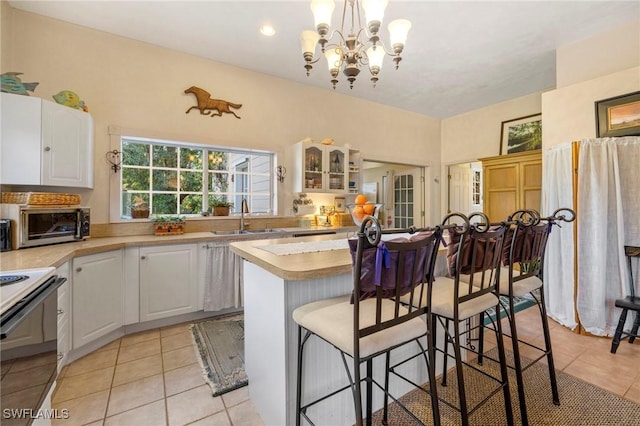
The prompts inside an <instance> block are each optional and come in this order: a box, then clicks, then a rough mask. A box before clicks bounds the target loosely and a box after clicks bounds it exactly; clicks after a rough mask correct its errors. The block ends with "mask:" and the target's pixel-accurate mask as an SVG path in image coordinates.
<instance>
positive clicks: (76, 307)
mask: <svg viewBox="0 0 640 426" xmlns="http://www.w3.org/2000/svg"><path fill="white" fill-rule="evenodd" d="M71 276H72V280H73V286H72V289H73V290H72V308H73V309H72V310H73V315H72V318H71V323H72V344H73V349H77V348H79V347H81V346H83V345H85V344H87V343H90V342H92V341H93V340H96V339H97V338H99V337H102V336H104V335H106V334H107V333H110V332H111V331H113V330H116V329H118V328H120V327H121V326H122V325H123V316H124V314H123V307H124V298H123V294H124V277H123V254H122V250H112V251H108V252H104V253H96V254H91V255H87V256H81V257H76V258H75V259H73V270H72V274H71Z"/></svg>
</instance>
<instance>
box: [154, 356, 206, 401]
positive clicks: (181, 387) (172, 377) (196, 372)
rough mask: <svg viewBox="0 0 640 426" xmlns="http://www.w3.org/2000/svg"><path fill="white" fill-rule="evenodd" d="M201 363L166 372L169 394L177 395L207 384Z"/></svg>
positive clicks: (166, 388)
mask: <svg viewBox="0 0 640 426" xmlns="http://www.w3.org/2000/svg"><path fill="white" fill-rule="evenodd" d="M202 375H203V371H202V367H200V364H199V363H195V364H189V365H186V366H184V367H180V368H176V369H173V370H170V371H165V373H164V386H165V392H166V394H167V396H170V395H175V394H177V393H180V392H184V391H186V390H189V389H193V388H197V387H198V386H202V385H203V384H206V382H205V379H204V377H203V376H202Z"/></svg>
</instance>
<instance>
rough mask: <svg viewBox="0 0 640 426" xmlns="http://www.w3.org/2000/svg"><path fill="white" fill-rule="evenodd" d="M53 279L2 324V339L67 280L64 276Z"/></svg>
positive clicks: (0, 337)
mask: <svg viewBox="0 0 640 426" xmlns="http://www.w3.org/2000/svg"><path fill="white" fill-rule="evenodd" d="M50 279H51V278H50ZM53 279H54V280H55V281H54V282H53V283H52V284H50V285H48V286H47V288H45V289H44V290H43V291H42V292H40V294H38V295H37V296H36V297H34V298H33V299H32V300H30V301H29V302H28V303H27V304H26V305H24V306H22V307H21V308H20V310H19V311H18V312H16V313H15V314H14V315H13V316H12V317H11V319H9V320H8V321H7V322H6V323H5V324H3V325H2V329H1V330H0V340H2V339H5V338H6V337H7V336H8V335H9V334H11V333H12V332H13V330H15V328H16V327H17V326H18V325H20V323H22V320H23V319H24V318H26V317H27V316H28V315H29V314H31V312H33V311H34V310H36V308H37V307H38V306H39V305H40V304H41V303H43V302H44V301H45V300H46V299H47V297H49V296H51V295H52V294H53V293H54V292H55V291H56V290H58V287H60V286H61V285H62V284H64V283H65V281H67V279H66V278H64V277H62V278H56V277H53ZM18 303H19V302H18Z"/></svg>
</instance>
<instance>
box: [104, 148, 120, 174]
mask: <svg viewBox="0 0 640 426" xmlns="http://www.w3.org/2000/svg"><path fill="white" fill-rule="evenodd" d="M121 156H122V152H120V151H118V150H117V149H114V150H113V151H109V152H107V155H106V157H107V161H108V162H109V164H111V169H113V172H114V173H118V170H120V169H121V168H122V167H120V164H121V163H122V158H121Z"/></svg>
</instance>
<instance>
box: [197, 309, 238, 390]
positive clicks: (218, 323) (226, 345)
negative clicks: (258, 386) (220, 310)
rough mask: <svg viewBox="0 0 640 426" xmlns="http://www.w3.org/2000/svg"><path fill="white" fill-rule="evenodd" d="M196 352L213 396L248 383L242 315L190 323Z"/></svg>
mask: <svg viewBox="0 0 640 426" xmlns="http://www.w3.org/2000/svg"><path fill="white" fill-rule="evenodd" d="M189 329H190V330H191V333H192V336H193V344H194V347H195V350H196V355H197V357H198V360H199V361H200V365H201V366H202V370H203V376H204V378H205V380H206V381H207V383H209V386H211V390H212V392H213V396H218V395H222V394H224V393H227V392H230V391H232V390H234V389H238V388H241V387H243V386H247V384H248V383H249V381H248V379H247V375H246V374H245V371H244V317H243V315H242V314H235V315H231V316H224V317H219V318H214V319H208V320H204V321H199V322H196V323H194V324H191V326H190V327H189Z"/></svg>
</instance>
